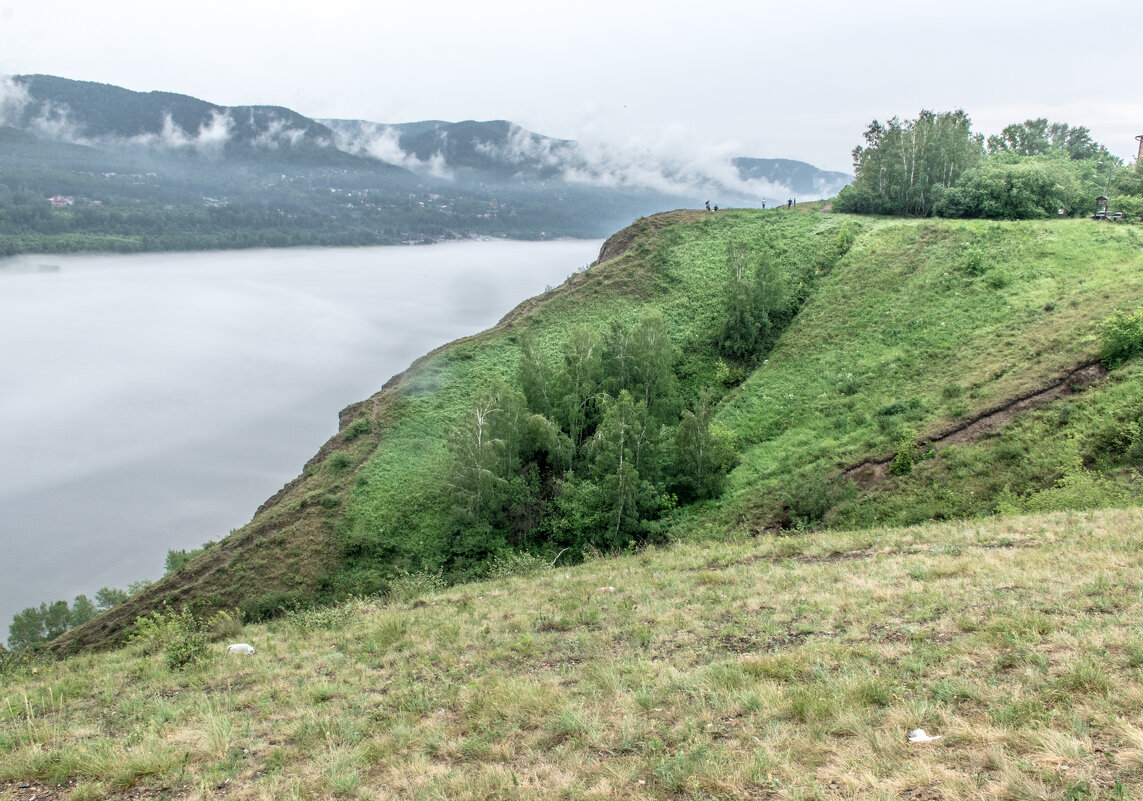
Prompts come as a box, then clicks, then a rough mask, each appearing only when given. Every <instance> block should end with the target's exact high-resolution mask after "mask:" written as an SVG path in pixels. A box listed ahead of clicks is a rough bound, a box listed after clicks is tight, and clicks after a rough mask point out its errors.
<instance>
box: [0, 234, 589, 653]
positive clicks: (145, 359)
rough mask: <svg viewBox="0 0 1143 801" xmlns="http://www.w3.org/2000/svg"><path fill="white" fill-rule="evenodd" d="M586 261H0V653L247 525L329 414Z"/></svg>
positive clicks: (205, 257) (297, 256)
mask: <svg viewBox="0 0 1143 801" xmlns="http://www.w3.org/2000/svg"><path fill="white" fill-rule="evenodd" d="M600 244H601V243H600V242H598V241H582V240H579V241H560V242H538V243H537V242H503V241H493V242H463V243H447V244H442V245H432V246H429V247H418V248H362V249H352V248H335V249H304V250H273V251H225V252H212V253H181V254H159V255H133V256H90V255H88V256H56V255H50V256H30V257H21V258H18V259H12V260H0V553H3V554H4V556H3V558H2V559H0V634H3V636H4V637H6V636H7V625H8V623H9V622H11V619H12V615H13V614H14V613H15V612H17V611H19V610H20V609H23V608H24V607H27V606H31V605H38V604H39V603H40V602H42V601H52V600H58V599H61V598H62V599H66V600H68V601H69V602H70V601H71V600H72V598H74V596H75V595H77V594H79V593H86V594H87V595H88V596H89V597H91V596H93V595H94V593H95V591H96V590H97V589H99V588H100V587H102V586H116V587H125V586H126V585H127V584H128V583H130V582H132V581H136V580H138V579H143V578H147V579H156V578H158V577H159V576H160V575H161V574H162V572H163V562H164V559H165V557H166V553H167V551H168V550H169V549H172V548H174V549H179V548H195V547H198V546H199V545H201V544H202V543H203V542H204V541H206V540H210V539H220V538H221V537H223V536H225V535H226V534H227V533H228V532H229V530H230V529H231V528H235V527H238V526H241V525H242V524H244V523H245V522H247V521H248V520H249V519H250V517H251V516H252V515H253V513H254V510H255V509H256V508H257V507H258V505H259V504H260V503H261V502H262V501H264V500H265V499H266V498H268V497H269V496H270V495H272V494H273V493H274V492H276V491H277V490H278V489H279V488H281V486H282V485H283V484H284V483H285V482H286V481H288V480H290V479H292V478H293V477H295V476H296V475H298V473H300V472H301V468H302V465H303V464H304V463H305V461H306V460H307V459H309V457H311V456H312V455H313V454H314V453H316V452H317V450H318V448H319V447H320V446H321V444H322V443H323V442H324V441H325V440H326V439H328V438H329V437H330V436H331V435H332V434H333V433H334V432H335V431H336V430H337V413H338V411H339V410H340V409H342V408H343V407H344V406H346V405H348V404H350V403H352V402H354V401H357V400H361V399H363V398H366V397H368V396H369V395H371V394H372V393H373V392H375V391H376V390H377V389H379V388H380V387H381V385H382V384H383V383H384V382H385V381H386V380H388V379H389V378H390V377H391V376H392V375H394V374H396V373H398V372H400V371H402V370H404V369H405V368H406V367H407V366H408V365H409V364H410V362H412V361H413V360H414V359H416V358H417V357H418V356H420V355H422V354H424V353H426V352H427V351H429V350H431V349H432V348H434V347H436V346H438V345H440V344H443V343H445V342H448V341H450V340H452V339H455V338H457V337H460V336H465V335H467V334H472V333H475V332H477V331H481V330H483V329H485V328H488V327H489V326H491V325H494V324H495V323H496V321H497V320H499V319H500V318H501V317H502V316H503V315H504V314H505V313H507V312H508V311H509V310H510V309H511V308H512V307H513V306H515V305H516V304H517V303H518V302H520V301H522V300H524V299H525V298H528V297H531V296H533V295H536V294H538V293H540V292H542V291H543V290H544V288H545V286H547V285H556V284H559V283H561V282H562V281H563V280H564V279H565V278H567V276H568V275H570V274H571V273H573V272H575V271H576V270H578V269H581V268H583V267H585V266H586V265H587V264H589V263H590V262H591V261H592V260H593V259H594V258H595V256H596V255H597V253H598V251H599V246H600Z"/></svg>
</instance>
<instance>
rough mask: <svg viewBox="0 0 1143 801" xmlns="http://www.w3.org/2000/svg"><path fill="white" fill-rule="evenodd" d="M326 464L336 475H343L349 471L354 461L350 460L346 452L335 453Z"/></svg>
mask: <svg viewBox="0 0 1143 801" xmlns="http://www.w3.org/2000/svg"><path fill="white" fill-rule="evenodd" d="M325 463H326V466H327V467H328V468H329V469H330V470H331V471H333V472H334V473H341V472H342V471H344V470H348V469H349V466H350V465H351V464H353V460H352V459H350V458H349V454H348V453H346V452H345V451H335V452H334V453H331V454H330V455H329V458H328V459H326V462H325Z"/></svg>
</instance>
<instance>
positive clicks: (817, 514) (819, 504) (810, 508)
mask: <svg viewBox="0 0 1143 801" xmlns="http://www.w3.org/2000/svg"><path fill="white" fill-rule="evenodd" d="M856 495H857V486H856V485H855V484H854V483H853V482H852V481H850V480H849V479H843V478H840V477H831V476H830V475H829V474H828V473H827V472H825V471H824V470H823V471H817V472H814V473H811V474H810V475H809V476H807V477H806V478H805V479H804V480H802V481H800V482H798V483H797V484H795V485H794V486H793V488H791V489H788V490H786V491H784V492H783V493H782V503H783V505H784V506H785V507H786V511H787V512H789V515H790V519H791V522H793V523H794V524H795V525H797V526H812V525H814V524H815V523H818V522H820V521H821V520H823V519H824V518H825V516H826V514H827V513H828V512H829V510H830V509H832V508H834V507H835V506H837V505H838V504H840V503H843V502H846V501H849V500H851V499H852V498H854V497H855V496H856Z"/></svg>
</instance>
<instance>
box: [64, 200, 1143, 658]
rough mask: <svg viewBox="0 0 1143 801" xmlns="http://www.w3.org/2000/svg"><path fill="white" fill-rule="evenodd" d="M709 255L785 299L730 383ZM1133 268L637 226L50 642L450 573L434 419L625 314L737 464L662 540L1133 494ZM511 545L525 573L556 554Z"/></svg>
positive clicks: (441, 433) (1099, 252)
mask: <svg viewBox="0 0 1143 801" xmlns="http://www.w3.org/2000/svg"><path fill="white" fill-rule="evenodd" d="M730 243H743V244H744V245H746V246H747V247H749V248H750V249H752V251H753V252H755V253H764V254H767V256H768V258H769V259H770V261H771V262H772V263H773V264H775V265H776V266H777V268H778V270H779V271H780V272H781V274H782V275H783V276H785V280H786V282H787V284H788V287H789V293H790V296H791V298H792V299H793V300H792V303H793V308H795V309H797V314H796V316H795V317H794V318H793V322H792V323H791V324H790V326H789V327H788V329H786V330H785V332H784V333H783V334H782V335H781V336H780V337H779V338H778V340H777V342H776V345H775V347H774V349H773V350H772V351H770V352H769V353H767V354H764V355H765V358H764V360H762V361H761V362H760V363H759V364H757V366H756V369H753V370H748V369H744V368H743V367H742V366H740V365H736V364H733V363H728V362H726V361H724V360H722V359H720V358H719V355H718V350H717V344H716V336H717V332H718V330H719V327H720V325H721V323H720V320H721V315H722V314H723V312H722V298H723V285H724V281H725V275H726V267H725V264H726V260H727V247H728V244H730ZM1141 267H1143V237H1141V235H1140V232H1139V231H1137V230H1136V229H1135V228H1133V227H1120V226H1107V225H1096V224H1093V223H1091V222H1090V221H1055V220H1053V221H1047V222H1036V223H998V222H959V221H958V222H934V221H931V220H875V219H870V218H859V219H853V218H849V217H847V216H843V215H834V214H828V213H821V212H820V209H819V207H818V206H817V205H810V204H806V206H805V207H804V208H801V210H800V211H796V212H795V211H788V210H786V209H780V210H773V211H766V212H758V211H753V212H751V211H730V212H720V213H718V214H717V215H712V214H706V213H701V212H675V213H672V214H667V215H657V216H656V217H652V218H648V219H644V220H640V221H638V222H637V223H635V224H634V225H633V226H631V227H630V228H628V229H626V230H624V231H622V232H620V233H619V234H616V235H615V236H614V237H612V239H610V240H609V241H608V242H607V244H606V245H605V246H604V249H603V253H602V254H601V259H600V261H599V262H598V263H597V264H596V265H594V266H593V267H592V268H591V269H590V270H588V271H586V272H583V273H578V274H576V275H573V276H570V277H569V278H568V280H567V281H566V282H565V283H564V284H563V285H561V286H560V287H556V288H554V289H552V290H551V291H549V292H548V293H546V294H545V295H543V296H540V297H538V298H535V299H533V300H531V301H528V302H526V303H525V304H522V305H521V306H520V307H519V308H518V309H516V310H514V311H513V312H512V313H511V314H509V315H508V316H507V317H506V318H505V319H504V320H503V321H502V322H501V324H500V325H498V326H497V327H495V328H494V329H491V330H489V331H487V332H484V333H483V334H480V335H478V336H475V337H471V338H468V339H466V340H461V341H458V342H456V343H452V344H450V345H448V346H445V347H443V348H440V349H438V350H437V351H435V352H434V353H432V354H429V355H427V356H426V357H424V358H423V359H421V360H419V361H418V362H417V363H416V364H415V365H414V366H413V367H412V368H410V370H408V371H407V372H406V373H404V374H402V375H400V376H397V377H395V378H394V379H393V380H392V381H390V382H389V383H388V384H387V385H386V388H385V389H383V390H382V391H381V392H379V393H378V394H377V395H376V396H374V397H373V398H371V399H368V400H366V401H363V402H361V403H360V404H356V405H354V406H351V407H349V408H347V409H346V410H344V411H343V412H342V420H341V422H342V426H341V431H340V432H339V434H338V435H337V436H335V437H334V438H333V439H331V440H330V442H329V443H327V444H326V446H325V447H324V448H323V449H322V451H321V452H320V453H319V454H318V455H317V456H315V457H314V459H313V460H311V462H310V463H309V464H307V465H306V468H305V470H304V472H303V474H302V475H301V476H300V477H299V478H298V479H297V480H296V481H294V482H292V483H291V484H290V485H289V486H287V487H286V488H284V489H283V491H282V492H280V493H279V494H278V495H277V496H275V498H273V499H271V500H270V501H268V502H267V503H266V504H265V505H264V507H263V508H262V509H261V510H259V513H258V514H257V515H256V516H255V517H254V520H253V521H252V522H251V523H250V524H249V525H248V526H246V527H244V528H243V529H241V530H239V531H238V532H237V533H236V534H234V535H232V536H231V537H229V538H227V539H225V540H223V541H222V542H221V543H219V544H218V545H217V546H214V547H213V548H211V549H210V550H208V551H207V552H206V553H204V554H203V555H202V556H201V557H199V558H197V559H195V560H192V561H191V562H190V564H189V565H188V566H187V567H186V568H185V569H184V570H183V571H181V572H180V573H177V574H174V575H171V576H168V577H166V578H164V579H163V580H162V581H160V582H158V583H156V584H155V585H154V586H153V587H152V588H151V589H150V590H149V591H148V592H146V593H144V594H142V595H141V596H139V597H137V598H136V599H133V600H132V601H131V602H130V603H128V604H126V605H124V606H123V607H121V608H118V609H116V610H113V611H112V612H111V613H110V614H108V615H104V616H103V617H101V618H99V619H98V620H97V621H95V622H94V623H93V624H90V625H88V626H86V627H84V628H81V629H79V630H77V631H76V632H73V633H71V634H69V635H66V636H65V637H64V638H62V639H61V640H60V641H59V642H58V643H57V645H56V646H55V647H56V648H57V650H59V651H61V652H67V651H70V650H72V649H75V648H79V647H84V646H89V645H94V644H99V643H100V642H107V641H108V638H112V640H114V639H116V638H119V639H121V638H122V636H123V635H124V634H125V631H126V627H127V626H128V625H129V624H130V623H131V622H132V621H133V620H134V618H135V617H136V616H137V615H139V614H141V613H143V612H145V611H146V610H148V609H150V608H154V607H155V606H156V605H157V604H159V603H160V602H164V601H165V602H170V603H175V604H180V603H189V604H191V605H192V606H193V607H195V608H198V609H215V608H226V607H231V608H232V607H234V606H236V605H242V607H243V609H244V610H245V611H246V612H247V613H248V614H249V615H253V616H254V617H259V616H262V615H266V614H272V613H274V612H275V611H277V610H280V609H281V608H289V607H291V606H293V605H294V604H296V603H303V604H304V603H309V602H311V601H313V600H319V601H320V600H330V599H336V598H339V597H345V596H346V595H347V594H349V593H357V594H362V593H365V594H369V593H375V592H384V591H386V590H387V589H388V588H389V587H390V585H392V583H393V582H395V581H402V580H404V579H405V578H406V577H408V576H414V577H415V576H422V577H424V576H440V577H443V578H444V579H446V580H447V579H449V578H450V575H449V571H450V570H452V569H453V568H452V567H451V564H452V563H451V562H450V561H449V553H450V551H449V549H450V537H451V536H452V535H451V534H450V515H451V513H452V501H451V499H450V497H449V492H448V488H447V474H448V471H449V466H450V459H451V457H450V454H449V451H448V448H447V438H448V432H449V431H450V429H452V428H453V427H454V426H457V425H458V424H459V423H460V421H461V420H462V418H463V416H464V415H465V413H466V411H467V410H468V409H469V408H470V407H471V404H472V402H473V398H474V397H475V395H476V394H477V393H478V392H479V391H480V389H481V387H483V386H486V385H488V384H490V383H491V382H492V381H493V380H495V379H500V380H503V381H506V382H508V383H515V382H516V380H517V378H516V375H517V370H518V365H519V360H520V341H521V335H522V334H524V333H525V332H526V333H527V334H528V335H529V336H530V337H531V338H532V340H533V341H534V342H535V343H536V346H537V348H538V349H539V350H540V351H541V352H544V353H546V354H548V357H549V359H550V360H551V361H552V362H555V361H556V360H558V358H559V355H560V353H561V349H562V348H564V347H565V345H566V343H567V341H568V337H569V332H570V331H571V330H572V329H573V327H574V326H576V325H579V324H585V323H586V324H588V325H589V326H592V327H594V328H596V329H605V328H606V327H607V326H608V324H609V323H610V322H611V321H614V320H620V321H622V322H625V323H627V324H634V323H635V322H636V321H638V320H639V319H640V316H641V315H642V314H644V312H645V311H646V310H647V309H655V310H658V311H659V312H661V314H662V317H663V319H664V320H665V322H666V324H667V327H668V331H669V334H670V337H671V339H672V340H673V343H674V345H675V346H676V347H677V348H678V351H679V354H680V357H679V360H678V363H677V364H676V367H675V373H676V376H677V378H678V381H679V393H680V398H681V402H682V404H683V405H685V406H686V407H687V408H693V407H694V404H695V402H696V401H697V399H698V396H699V394H700V392H701V391H702V390H703V389H704V388H708V389H711V390H713V392H714V400H715V401H717V402H718V408H717V413H716V424H717V425H718V426H720V427H721V430H722V431H723V432H724V433H725V434H726V436H727V437H728V439H729V440H731V441H733V442H736V443H737V444H738V447H739V450H740V457H741V461H740V464H739V465H738V467H737V468H736V469H735V470H734V471H733V472H732V473H731V474H730V476H729V482H728V488H727V490H726V492H725V494H724V495H723V496H722V497H721V498H720V499H717V500H712V501H706V502H704V503H701V504H695V505H689V506H687V505H684V506H682V507H680V508H677V509H674V510H673V511H669V512H668V513H667V514H666V515H665V517H663V519H662V520H660V521H659V522H658V523H656V526H658V529H657V530H659V531H661V532H663V535H664V536H666V537H673V538H679V537H683V538H691V539H693V538H700V539H701V538H704V537H712V538H725V537H727V536H734V535H738V534H750V535H756V534H758V533H761V532H779V531H784V530H790V529H796V530H806V529H812V528H824V527H834V528H853V527H865V526H876V525H885V524H911V523H916V522H921V521H925V520H941V519H957V518H969V517H979V516H982V515H991V514H994V513H998V512H1001V513H1015V512H1021V511H1050V510H1054V509H1072V508H1098V507H1106V506H1130V505H1134V504H1135V503H1136V502H1137V498H1138V497H1139V493H1138V482H1137V473H1136V468H1137V467H1138V466H1140V465H1143V438H1141V437H1140V423H1139V420H1140V417H1143V382H1141V380H1140V378H1141V376H1140V372H1139V370H1140V368H1139V367H1138V365H1136V364H1135V363H1133V362H1129V363H1128V364H1127V365H1126V366H1124V367H1120V368H1118V369H1116V370H1115V371H1113V372H1112V373H1111V374H1110V375H1108V374H1107V373H1106V371H1105V370H1103V368H1102V367H1101V366H1100V365H1099V364H1098V353H1099V348H1100V343H1101V341H1102V337H1103V334H1102V333H1101V331H1102V330H1103V329H1102V326H1103V325H1104V324H1105V322H1106V321H1107V320H1108V319H1109V318H1111V316H1112V315H1113V313H1114V312H1115V311H1117V310H1124V311H1134V310H1136V309H1137V308H1139V306H1140V305H1141V300H1143V270H1141V269H1140V268H1141ZM743 379H744V380H743ZM527 545H528V547H529V550H530V551H531V552H532V553H534V554H536V555H538V556H539V557H540V558H543V559H544V560H547V561H550V560H551V559H552V558H554V557H555V556H556V553H557V552H558V551H559V550H560V544H559V543H551V542H544V541H542V540H539V541H531V542H528V543H527ZM561 558H562V559H563V560H564V561H563V562H561V564H563V563H574V562H575V561H576V560H578V559H579V558H581V554H580V553H579V552H578V551H572V552H571V553H566V554H564V555H563V556H562V557H561ZM464 575H471V571H470V572H469V573H467V574H459V573H458V574H454V575H453V576H452V578H454V579H455V578H458V577H463V576H464Z"/></svg>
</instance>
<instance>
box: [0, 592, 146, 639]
mask: <svg viewBox="0 0 1143 801" xmlns="http://www.w3.org/2000/svg"><path fill="white" fill-rule="evenodd" d="M150 584H151V582H149V581H137V582H134V583H132V584H131V585H130V586H129V587H128V589H126V590H120V589H115V588H113V587H103V588H101V589H100V590H99V591H98V592H97V593H95V601H94V602H93V601H92V600H91V599H90V598H88V597H87V596H86V595H77V596H76V597H75V600H74V601H72V602H71V604H70V605H69V604H68V602H67V601H53V602H52V603H47V602H45V603H42V604H40V605H39V606H38V607H35V606H29V607H28V608H27V609H24V610H23V611H21V612H17V613H16V614H15V615H13V616H12V623H11V625H9V627H8V647H9V648H11V649H12V650H13V651H19V650H22V649H24V648H27V647H29V646H33V645H37V644H39V643H44V642H48V641H49V640H54V639H55V638H56V637H58V636H60V635H61V634H63V633H64V632H66V631H70V630H71V629H74V628H75V627H76V626H80V625H83V624H84V623H86V622H87V621H89V620H91V619H92V618H93V617H95V616H96V615H98V614H99V613H100V612H105V611H107V610H108V609H110V608H111V607H113V606H118V605H119V604H121V603H123V602H124V601H126V600H127V599H128V598H130V597H131V596H132V595H134V594H135V593H138V592H142V591H143V590H144V589H146V588H147V587H148V586H150Z"/></svg>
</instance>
